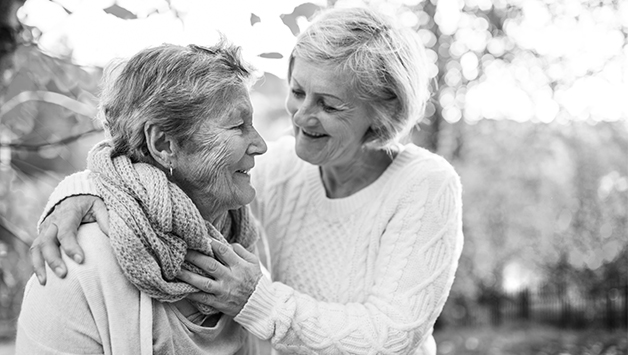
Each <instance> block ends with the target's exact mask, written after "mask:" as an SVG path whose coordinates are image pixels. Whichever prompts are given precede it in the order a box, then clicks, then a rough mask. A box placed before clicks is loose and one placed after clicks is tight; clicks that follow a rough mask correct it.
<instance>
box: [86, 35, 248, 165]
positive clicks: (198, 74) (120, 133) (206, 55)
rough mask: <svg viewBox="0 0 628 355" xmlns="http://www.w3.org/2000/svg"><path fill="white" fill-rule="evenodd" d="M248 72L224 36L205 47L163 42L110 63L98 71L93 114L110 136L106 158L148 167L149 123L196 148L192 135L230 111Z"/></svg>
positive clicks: (238, 50)
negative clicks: (97, 104) (95, 112)
mask: <svg viewBox="0 0 628 355" xmlns="http://www.w3.org/2000/svg"><path fill="white" fill-rule="evenodd" d="M252 73H253V68H252V67H251V66H250V65H249V64H248V63H246V62H244V61H243V60H242V59H241V56H240V48H239V47H237V46H234V45H232V44H230V43H228V42H227V41H226V40H225V39H224V38H223V39H221V41H220V42H219V43H217V44H216V45H213V46H211V47H201V46H197V45H189V46H187V47H183V46H178V45H173V44H163V45H160V46H157V47H153V48H148V49H144V50H142V51H140V52H139V53H137V54H135V55H133V56H132V57H131V58H130V59H128V60H124V61H118V62H114V63H112V64H111V65H109V66H108V67H107V68H106V69H105V71H104V73H103V80H102V88H101V95H100V107H99V112H98V116H97V118H98V119H99V120H100V121H101V122H102V123H103V125H104V127H105V129H106V131H107V132H108V133H109V135H110V136H111V140H112V142H113V153H112V155H113V156H114V157H115V156H119V155H126V156H128V157H129V158H131V160H132V161H134V162H147V163H154V162H153V160H152V158H151V156H150V154H149V153H148V147H147V145H146V138H145V136H144V124H145V123H146V122H149V121H150V122H153V123H155V124H156V125H158V126H159V127H160V128H161V129H162V131H164V132H165V133H166V134H169V135H170V136H171V137H172V138H173V139H174V140H175V142H177V144H179V145H181V146H182V147H185V148H186V149H189V150H190V151H196V150H198V149H199V146H200V145H201V144H198V142H196V141H195V139H194V138H195V132H197V131H198V129H199V128H200V126H201V124H202V123H203V122H204V120H205V119H208V118H211V117H219V116H220V115H222V114H224V113H226V112H227V111H228V110H229V109H230V107H231V105H232V102H233V98H234V97H235V95H237V94H238V93H239V92H241V89H242V88H246V89H249V88H250V86H251V85H252V84H253V81H254V79H255V78H254V76H253V74H252Z"/></svg>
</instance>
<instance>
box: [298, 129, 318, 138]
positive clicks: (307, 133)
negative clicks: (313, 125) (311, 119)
mask: <svg viewBox="0 0 628 355" xmlns="http://www.w3.org/2000/svg"><path fill="white" fill-rule="evenodd" d="M301 130H302V131H303V133H305V134H306V135H308V136H312V137H322V136H324V134H321V133H314V132H308V131H306V130H304V129H301Z"/></svg>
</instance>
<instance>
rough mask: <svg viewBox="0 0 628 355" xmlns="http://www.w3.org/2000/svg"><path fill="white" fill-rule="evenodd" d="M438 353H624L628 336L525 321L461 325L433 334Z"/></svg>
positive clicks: (523, 354) (627, 349) (524, 354)
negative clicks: (494, 325)
mask: <svg viewBox="0 0 628 355" xmlns="http://www.w3.org/2000/svg"><path fill="white" fill-rule="evenodd" d="M434 337H435V339H436V342H437V349H438V354H439V355H462V354H464V355H510V354H512V355H540V354H544V355H567V354H568V355H593V354H595V355H626V354H628V336H626V334H625V332H623V331H618V332H612V333H607V332H604V331H600V330H584V331H582V330H580V331H573V330H557V329H554V328H545V327H539V326H537V325H532V324H527V325H519V326H516V327H500V328H464V329H455V330H454V329H449V330H442V331H437V332H436V333H435V334H434Z"/></svg>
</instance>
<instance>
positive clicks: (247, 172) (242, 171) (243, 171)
mask: <svg viewBox="0 0 628 355" xmlns="http://www.w3.org/2000/svg"><path fill="white" fill-rule="evenodd" d="M236 172H238V173H242V174H246V175H249V171H248V170H236Z"/></svg>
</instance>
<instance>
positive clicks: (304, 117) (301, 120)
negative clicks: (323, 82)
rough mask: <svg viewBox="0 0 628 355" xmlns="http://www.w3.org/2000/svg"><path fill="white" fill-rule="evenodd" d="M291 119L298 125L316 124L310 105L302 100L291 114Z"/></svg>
mask: <svg viewBox="0 0 628 355" xmlns="http://www.w3.org/2000/svg"><path fill="white" fill-rule="evenodd" d="M292 121H293V122H294V124H295V125H297V126H299V127H307V126H313V125H315V124H316V117H315V115H314V112H313V110H312V109H311V105H309V104H308V103H307V102H306V101H302V102H301V103H300V105H298V106H297V107H296V112H295V113H294V115H292Z"/></svg>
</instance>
